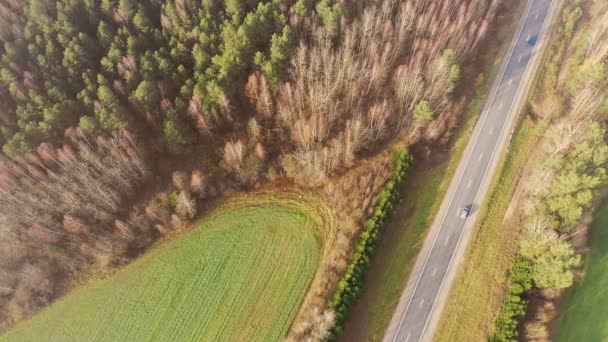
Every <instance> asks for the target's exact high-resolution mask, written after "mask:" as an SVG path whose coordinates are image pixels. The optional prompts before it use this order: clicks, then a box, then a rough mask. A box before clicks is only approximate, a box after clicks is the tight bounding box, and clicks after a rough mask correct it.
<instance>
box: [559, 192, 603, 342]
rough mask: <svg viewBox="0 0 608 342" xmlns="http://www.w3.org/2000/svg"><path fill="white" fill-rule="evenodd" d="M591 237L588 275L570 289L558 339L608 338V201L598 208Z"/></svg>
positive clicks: (586, 266) (589, 339) (560, 319)
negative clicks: (607, 286)
mask: <svg viewBox="0 0 608 342" xmlns="http://www.w3.org/2000/svg"><path fill="white" fill-rule="evenodd" d="M589 240H590V243H591V253H590V255H589V256H588V257H587V259H586V263H585V268H586V276H585V278H584V279H583V281H582V282H581V283H580V284H577V285H575V286H574V287H573V288H571V289H570V290H569V294H568V296H567V298H566V301H565V302H564V304H563V307H562V309H561V316H560V318H559V321H558V323H557V332H556V336H555V340H556V341H608V295H606V284H608V248H606V247H607V246H608V203H605V204H604V205H603V207H601V208H600V210H599V211H598V212H597V216H596V217H595V219H594V221H593V226H592V227H591V235H590V237H589Z"/></svg>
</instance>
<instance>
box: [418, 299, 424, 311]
mask: <svg viewBox="0 0 608 342" xmlns="http://www.w3.org/2000/svg"><path fill="white" fill-rule="evenodd" d="M422 304H424V299H423V300H421V301H420V305H419V306H418V307H419V308H421V309H422Z"/></svg>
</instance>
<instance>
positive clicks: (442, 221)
mask: <svg viewBox="0 0 608 342" xmlns="http://www.w3.org/2000/svg"><path fill="white" fill-rule="evenodd" d="M531 8H532V5H531V4H530V5H529V6H527V10H526V15H525V17H524V18H523V19H522V21H521V23H520V25H519V30H518V32H517V38H516V39H515V40H514V41H513V42H512V43H511V45H510V48H509V49H510V52H509V53H508V58H507V59H506V60H503V62H502V63H503V66H502V67H501V69H502V71H501V74H500V77H499V79H500V81H499V82H502V80H503V79H504V76H505V72H506V69H507V67H506V66H507V65H508V63H509V61H510V60H511V58H513V54H514V52H515V47H516V43H515V42H517V41H519V39H520V38H521V34H522V31H523V28H524V26H525V22H526V21H527V20H528V17H529V15H530V10H531ZM546 24H547V21H546V20H544V21H543V27H542V28H541V33H542V32H543V31H544V28H545V25H546ZM527 68H528V65H526V69H525V70H524V74H525V73H526V70H527ZM499 84H500V83H499ZM520 86H521V84H520V85H519V86H518V87H517V90H516V94H517V92H518V91H519V88H520ZM497 89H498V87H496V88H495V90H494V92H493V94H492V95H491V99H490V103H492V101H493V100H494V98H495V97H496V93H497V92H498V90H497ZM513 102H515V99H514V100H513ZM510 114H511V113H508V114H507V121H508V120H509V117H510V116H511V115H510ZM487 118H488V116H487V115H485V116H484V118H483V120H482V121H481V126H482V127H483V123H484V122H485V121H486V119H487ZM479 136H480V134H477V135H476V136H475V139H474V140H473V146H474V145H475V144H476V143H477V140H478V139H479ZM495 151H496V146H495V147H494V151H493V152H492V156H493V155H494V153H495ZM470 159H471V154H469V156H468V157H467V159H466V160H465V162H464V169H465V170H466V168H467V165H468V164H469V161H470ZM488 169H489V164H488V167H486V170H485V171H484V173H483V175H482V179H484V178H485V176H486V174H487V172H488ZM463 175H464V173H462V174H461V175H460V177H459V178H458V183H460V182H461V181H462V177H463ZM478 192H479V191H478ZM454 196H455V193H452V196H450V199H449V201H448V208H449V207H450V206H451V204H452V201H453V200H454ZM475 197H477V194H475ZM446 219H447V212H446V213H445V214H444V215H443V218H442V219H441V223H440V224H439V230H438V231H437V233H436V234H435V237H434V239H433V244H432V245H431V250H433V248H434V247H435V243H436V242H437V239H438V237H439V234H440V233H441V228H442V227H443V223H444V222H445V220H446ZM463 233H464V230H462V231H461V233H460V235H459V237H458V242H457V244H459V243H460V240H461V238H462V234H463ZM430 256H431V253H427V255H426V258H425V260H424V263H423V266H422V272H420V274H419V275H418V279H416V283H415V285H414V289H413V291H412V294H414V293H416V290H417V289H418V285H420V280H421V279H422V276H423V274H424V270H425V269H426V266H427V264H428V262H429V259H430ZM453 259H454V254H452V256H451V257H450V261H449V262H448V269H449V268H450V266H451V265H452V261H453ZM444 282H445V275H444V276H443V278H442V279H441V283H440V285H439V290H438V293H439V292H441V290H442V289H443V285H444ZM413 298H414V296H413V295H412V296H410V300H409V301H408V303H407V306H406V308H405V311H404V312H403V315H402V316H401V320H400V321H399V325H398V326H397V331H396V332H395V334H394V336H393V340H392V342H395V341H396V340H397V336H398V335H399V331H400V330H401V328H402V327H403V323H404V320H405V316H406V315H407V313H408V312H409V307H410V305H411V304H412V300H413ZM436 301H437V296H435V299H434V301H433V304H432V305H431V311H432V310H433V308H434V307H435V303H436ZM430 318H431V317H430V315H427V318H426V321H425V323H424V327H423V328H422V333H421V336H424V333H425V331H426V329H427V326H428V324H429V320H430ZM408 339H409V333H408ZM406 342H407V340H406Z"/></svg>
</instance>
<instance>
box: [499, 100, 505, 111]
mask: <svg viewBox="0 0 608 342" xmlns="http://www.w3.org/2000/svg"><path fill="white" fill-rule="evenodd" d="M503 104H504V103H502V102H501V103H500V106H498V110H501V109H502V105H503Z"/></svg>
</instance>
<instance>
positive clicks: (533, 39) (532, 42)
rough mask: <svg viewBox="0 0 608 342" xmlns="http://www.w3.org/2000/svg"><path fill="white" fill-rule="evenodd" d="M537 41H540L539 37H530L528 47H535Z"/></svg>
mask: <svg viewBox="0 0 608 342" xmlns="http://www.w3.org/2000/svg"><path fill="white" fill-rule="evenodd" d="M537 39H538V36H530V38H528V45H530V46H534V45H535V44H536V40H537Z"/></svg>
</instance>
